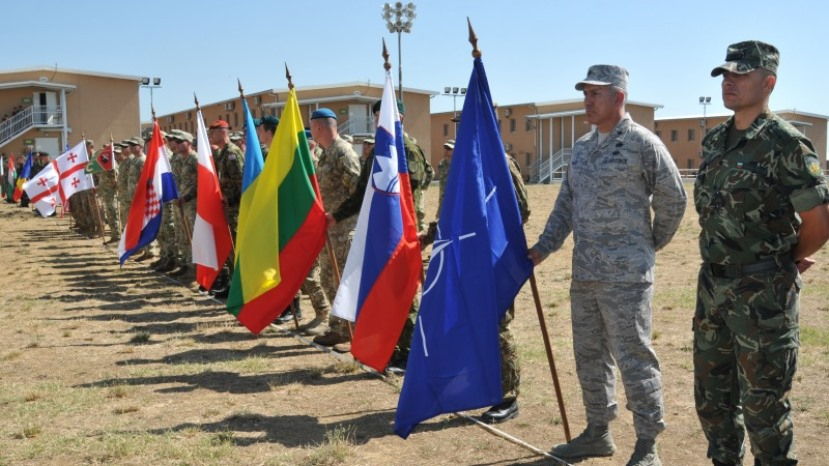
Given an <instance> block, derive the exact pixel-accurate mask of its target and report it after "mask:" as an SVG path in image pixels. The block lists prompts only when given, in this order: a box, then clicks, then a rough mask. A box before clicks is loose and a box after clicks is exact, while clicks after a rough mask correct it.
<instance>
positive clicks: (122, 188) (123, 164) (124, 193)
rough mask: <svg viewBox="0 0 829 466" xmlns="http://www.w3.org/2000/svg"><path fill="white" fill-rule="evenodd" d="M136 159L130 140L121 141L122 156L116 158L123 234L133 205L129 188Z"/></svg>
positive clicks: (119, 208) (119, 209)
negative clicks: (133, 162) (131, 171)
mask: <svg viewBox="0 0 829 466" xmlns="http://www.w3.org/2000/svg"><path fill="white" fill-rule="evenodd" d="M134 158H135V157H134V156H133V155H132V151H131V150H130V140H129V139H125V140H123V141H121V154H120V155H119V156H118V157H116V159H115V161H116V162H117V163H118V178H117V188H118V189H117V195H118V211H119V213H120V214H121V231H122V232H123V231H124V226H125V225H126V224H127V216H128V215H129V212H130V204H131V203H132V194H131V193H130V188H129V186H130V183H129V173H130V166H131V165H132V161H133V159H134Z"/></svg>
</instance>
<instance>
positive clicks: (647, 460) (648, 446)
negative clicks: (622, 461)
mask: <svg viewBox="0 0 829 466" xmlns="http://www.w3.org/2000/svg"><path fill="white" fill-rule="evenodd" d="M627 466H662V462H661V461H659V455H658V454H657V453H656V440H653V439H643V438H638V439H636V446H635V447H633V455H631V457H630V460H629V461H628V463H627Z"/></svg>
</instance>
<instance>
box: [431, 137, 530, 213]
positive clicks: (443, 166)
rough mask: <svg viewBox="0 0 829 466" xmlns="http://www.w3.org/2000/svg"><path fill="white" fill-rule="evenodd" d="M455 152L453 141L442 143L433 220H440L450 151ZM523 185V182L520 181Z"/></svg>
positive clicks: (447, 176) (449, 162)
mask: <svg viewBox="0 0 829 466" xmlns="http://www.w3.org/2000/svg"><path fill="white" fill-rule="evenodd" d="M454 150H455V140H454V139H449V140H447V141H446V142H444V143H443V158H442V159H441V160H440V162H439V163H438V187H439V188H440V192H439V195H438V213H437V214H435V218H440V208H441V207H442V206H443V195H444V194H446V180H448V179H449V165H450V164H451V163H452V151H454ZM522 185H523V181H522Z"/></svg>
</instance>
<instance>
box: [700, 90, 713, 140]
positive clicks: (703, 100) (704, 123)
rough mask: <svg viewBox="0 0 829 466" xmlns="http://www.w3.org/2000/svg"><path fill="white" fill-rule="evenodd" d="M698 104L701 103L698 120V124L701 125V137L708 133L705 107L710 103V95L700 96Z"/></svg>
mask: <svg viewBox="0 0 829 466" xmlns="http://www.w3.org/2000/svg"><path fill="white" fill-rule="evenodd" d="M699 104H700V105H702V120H701V121H700V122H699V124H700V126H702V135H703V137H704V136H705V135H706V134H707V133H708V117H707V113H706V111H705V110H706V109H707V108H708V106H709V105H711V97H707V96H706V97H702V96H701V97H700V98H699Z"/></svg>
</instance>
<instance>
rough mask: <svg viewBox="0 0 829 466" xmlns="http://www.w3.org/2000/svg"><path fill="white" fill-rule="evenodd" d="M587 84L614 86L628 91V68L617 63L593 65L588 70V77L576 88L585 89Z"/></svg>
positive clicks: (577, 84)
mask: <svg viewBox="0 0 829 466" xmlns="http://www.w3.org/2000/svg"><path fill="white" fill-rule="evenodd" d="M585 84H592V85H594V86H613V87H618V88H619V89H621V90H623V91H625V92H627V90H628V70H626V69H624V68H622V67H621V66H616V65H593V66H591V67H590V68H589V69H588V70H587V77H586V78H584V79H583V80H582V81H579V82H577V83H576V90H577V91H581V90H583V89H584V85H585Z"/></svg>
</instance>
